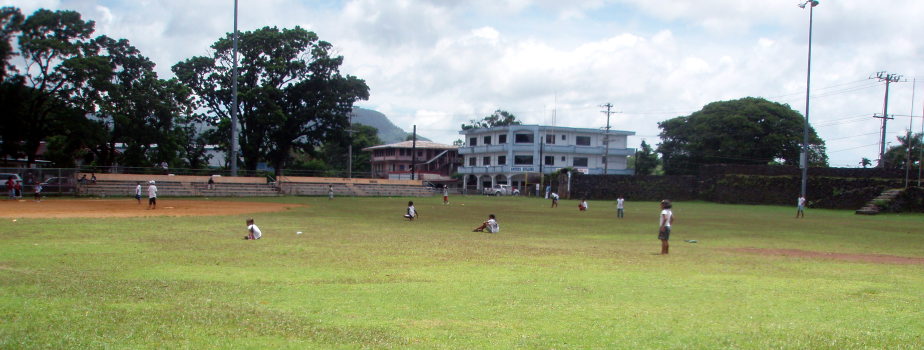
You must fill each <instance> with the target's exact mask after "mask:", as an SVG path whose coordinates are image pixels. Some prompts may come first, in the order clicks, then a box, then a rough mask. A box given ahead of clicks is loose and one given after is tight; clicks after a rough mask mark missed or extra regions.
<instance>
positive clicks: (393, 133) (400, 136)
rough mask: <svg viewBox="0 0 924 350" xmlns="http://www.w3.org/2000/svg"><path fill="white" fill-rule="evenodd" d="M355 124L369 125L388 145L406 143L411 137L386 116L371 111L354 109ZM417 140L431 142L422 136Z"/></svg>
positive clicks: (418, 136) (418, 135)
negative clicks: (406, 139)
mask: <svg viewBox="0 0 924 350" xmlns="http://www.w3.org/2000/svg"><path fill="white" fill-rule="evenodd" d="M353 123H355V124H362V125H368V126H371V127H374V128H376V129H378V130H379V134H378V136H379V139H380V140H382V142H384V143H386V144H388V143H396V142H401V141H404V139H405V138H407V136H408V135H410V133H409V132H407V131H404V130H403V129H401V128H399V127H397V126H395V124H394V123H392V122H391V120H388V117H386V116H385V115H384V114H382V113H380V112H377V111H373V110H371V109H365V108H360V107H353ZM417 139H418V140H423V141H430V140H428V139H427V138H425V137H422V136H420V134H417Z"/></svg>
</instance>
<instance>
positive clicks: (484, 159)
mask: <svg viewBox="0 0 924 350" xmlns="http://www.w3.org/2000/svg"><path fill="white" fill-rule="evenodd" d="M481 165H484V166H488V165H491V157H482V158H481Z"/></svg>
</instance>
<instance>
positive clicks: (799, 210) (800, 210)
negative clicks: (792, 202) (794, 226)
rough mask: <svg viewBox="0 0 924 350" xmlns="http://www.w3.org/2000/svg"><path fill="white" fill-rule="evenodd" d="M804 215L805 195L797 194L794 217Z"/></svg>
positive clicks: (802, 216)
mask: <svg viewBox="0 0 924 350" xmlns="http://www.w3.org/2000/svg"><path fill="white" fill-rule="evenodd" d="M804 217H805V197H803V196H799V199H798V200H796V218H797V219H798V218H804Z"/></svg>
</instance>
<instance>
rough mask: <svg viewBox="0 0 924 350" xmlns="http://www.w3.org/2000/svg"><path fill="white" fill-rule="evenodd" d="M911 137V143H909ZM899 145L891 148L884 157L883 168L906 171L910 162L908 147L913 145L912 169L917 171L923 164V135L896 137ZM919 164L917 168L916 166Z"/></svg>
mask: <svg viewBox="0 0 924 350" xmlns="http://www.w3.org/2000/svg"><path fill="white" fill-rule="evenodd" d="M909 137H910V140H911V142H910V143H909V142H908V141H909ZM896 139H897V140H898V145H895V146H891V147H889V149H888V150H887V151H886V153H885V155H883V157H882V158H883V161H882V164H880V166H881V167H883V168H886V169H905V165H906V164H905V163H906V162H907V160H908V145H909V144H910V145H911V164H912V166H911V168H912V169H917V167H918V166H920V164H921V159H920V157H921V139H922V136H921V134H912V135H907V134H906V135H903V136H898V137H896ZM915 164H917V166H915Z"/></svg>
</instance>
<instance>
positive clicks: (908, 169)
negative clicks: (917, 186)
mask: <svg viewBox="0 0 924 350" xmlns="http://www.w3.org/2000/svg"><path fill="white" fill-rule="evenodd" d="M917 82H918V80H917V79H913V80H912V81H911V113H910V114H908V140H907V141H905V143H906V145H905V147H908V157H907V158H906V159H905V188H908V186H909V183H910V180H911V145H912V142H911V128H912V127H914V88H915V87H916V85H917Z"/></svg>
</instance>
